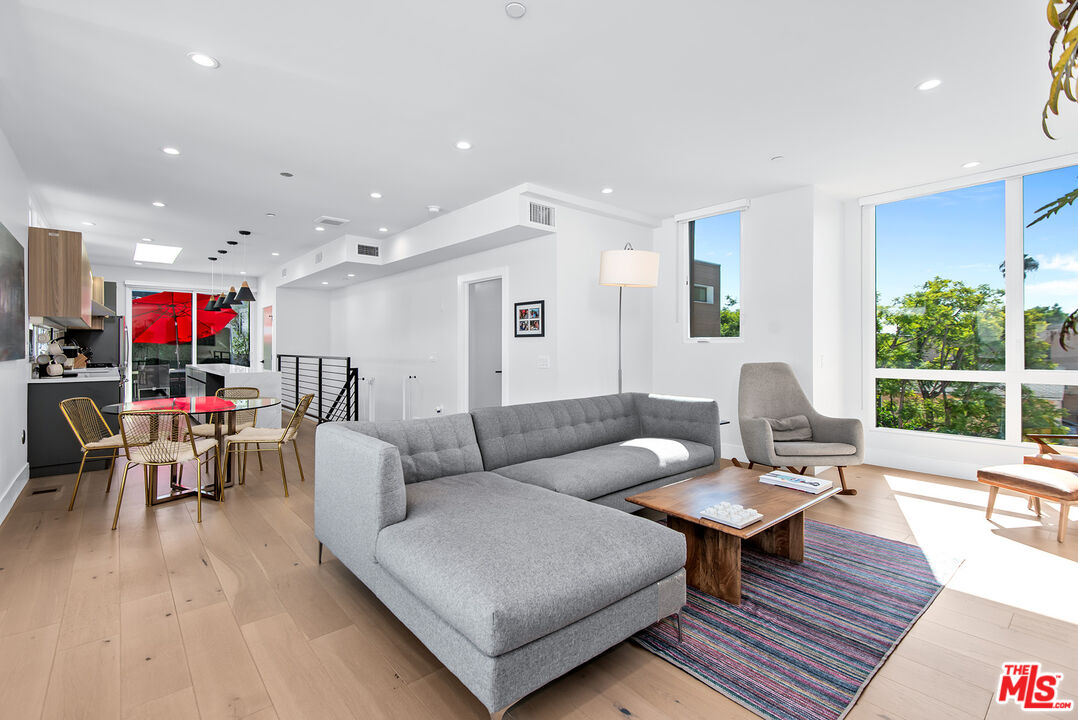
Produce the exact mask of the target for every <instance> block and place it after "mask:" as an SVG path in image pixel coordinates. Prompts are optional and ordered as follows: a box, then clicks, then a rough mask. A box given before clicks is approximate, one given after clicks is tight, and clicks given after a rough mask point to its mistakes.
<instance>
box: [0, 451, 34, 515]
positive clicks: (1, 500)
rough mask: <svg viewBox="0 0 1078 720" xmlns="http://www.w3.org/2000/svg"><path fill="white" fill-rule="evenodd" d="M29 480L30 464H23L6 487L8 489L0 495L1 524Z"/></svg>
mask: <svg viewBox="0 0 1078 720" xmlns="http://www.w3.org/2000/svg"><path fill="white" fill-rule="evenodd" d="M29 480H30V463H25V464H23V466H22V468H21V469H20V470H19V472H18V474H17V475H16V476H15V477H14V479H13V480H12V481H11V484H10V485H8V488H7V490H5V491H4V494H3V495H0V522H3V521H4V518H6V517H7V514H8V513H9V512H11V508H12V506H13V505H14V504H15V501H16V500H18V499H19V493H21V492H22V489H23V488H24V487H26V483H27V481H29Z"/></svg>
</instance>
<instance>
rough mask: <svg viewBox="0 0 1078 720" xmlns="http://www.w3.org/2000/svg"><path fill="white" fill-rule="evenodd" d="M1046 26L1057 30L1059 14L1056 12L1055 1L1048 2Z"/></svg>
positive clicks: (1049, 0)
mask: <svg viewBox="0 0 1078 720" xmlns="http://www.w3.org/2000/svg"><path fill="white" fill-rule="evenodd" d="M1048 24H1049V25H1051V26H1052V27H1054V28H1057V29H1058V28H1059V13H1057V12H1056V0H1048Z"/></svg>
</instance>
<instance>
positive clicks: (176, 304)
mask: <svg viewBox="0 0 1078 720" xmlns="http://www.w3.org/2000/svg"><path fill="white" fill-rule="evenodd" d="M209 298H210V296H209V295H203V294H202V293H199V294H198V295H197V299H196V300H195V302H196V307H198V308H199V309H198V313H197V318H196V320H197V332H198V337H200V338H205V337H211V336H213V335H216V334H217V333H218V332H220V331H221V330H222V329H223V328H224V327H225V326H226V325H228V323H230V322H231V321H232V318H234V317H236V312H235V311H234V310H232V309H231V308H227V309H224V310H203V309H202V306H203V305H205V304H206V301H207V300H209ZM191 312H192V308H191V293H182V292H159V293H154V294H153V295H146V296H144V297H138V298H134V299H133V300H131V314H132V315H133V316H134V317H132V319H131V342H133V343H156V344H159V345H173V344H174V345H176V346H177V350H176V352H177V360H179V347H178V346H179V344H180V343H189V342H191Z"/></svg>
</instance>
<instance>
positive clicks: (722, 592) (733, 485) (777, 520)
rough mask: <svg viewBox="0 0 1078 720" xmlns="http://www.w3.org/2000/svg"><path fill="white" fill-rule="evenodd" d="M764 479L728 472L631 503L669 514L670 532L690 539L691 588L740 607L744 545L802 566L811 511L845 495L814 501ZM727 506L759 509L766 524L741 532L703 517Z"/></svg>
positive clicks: (639, 497) (740, 471) (815, 497)
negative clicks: (704, 512)
mask: <svg viewBox="0 0 1078 720" xmlns="http://www.w3.org/2000/svg"><path fill="white" fill-rule="evenodd" d="M762 474H763V473H760V472H756V471H754V470H748V469H746V468H736V467H732V468H724V469H722V470H719V471H717V472H713V473H708V474H707V475H701V476H699V477H695V478H691V479H689V480H682V481H681V482H678V483H674V484H673V485H667V486H666V487H661V488H656V489H655V490H648V491H647V492H642V493H639V494H637V495H632V496H630V497H628V498H626V500H628V501H629V502H631V503H636V504H637V505H643V506H644V507H646V508H651V509H652V510H657V511H659V512H662V513H666V515H667V522H668V524H669V527H670V528H671V529H672V530H677V531H678V532H680V533H682V534H683V535H684V536H685V549H686V553H687V554H686V559H685V572H686V574H687V575H688V584H689V585H692V586H693V587H695V588H698V589H700V590H703V591H704V592H706V593H707V594H708V595H713V596H715V597H717V598H722V599H723V600H725V601H726V602H728V603H731V604H733V605H740V604H741V544H742V542H743V541H748V542H750V543H751V544H753V545H754V546H756V547H758V548H759V549H760V550H763V551H764V552H766V553H771V554H772V555H778V556H780V557H784V558H789V559H790V560H793V561H794V562H801V561H802V560H804V559H805V510H807V509H808V508H810V507H812V506H813V505H816V504H818V503H821V502H823V501H824V500H826V499H827V498H829V497H832V496H834V495H837V494H838V493H839V492H840V491H841V490H842V488H840V487H837V486H836V487H833V488H831V489H830V490H827V491H825V492H822V493H820V494H819V495H812V494H811V493H805V492H801V491H800V490H790V489H789V488H783V487H776V486H775V485H767V484H765V483H762V482H760V480H759V478H760V475H762ZM724 500H725V501H726V502H728V503H736V504H738V505H743V506H744V507H750V508H755V509H756V510H757V511H759V512H760V513H761V514H762V515H763V518H761V519H760V520H759V521H758V522H755V523H753V524H752V525H749V526H748V527H745V528H742V529H740V530H738V529H737V528H733V527H730V526H728V525H723V524H721V523H717V522H712V521H711V520H705V519H704V518H702V517H700V511H701V510H703V509H704V508H706V507H709V506H711V505H714V504H716V503H720V502H722V501H724Z"/></svg>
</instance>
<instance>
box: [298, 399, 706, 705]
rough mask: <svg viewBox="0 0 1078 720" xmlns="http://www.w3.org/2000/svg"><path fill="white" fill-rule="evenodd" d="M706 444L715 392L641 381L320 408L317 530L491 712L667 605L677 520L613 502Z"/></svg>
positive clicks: (692, 462)
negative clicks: (386, 412)
mask: <svg viewBox="0 0 1078 720" xmlns="http://www.w3.org/2000/svg"><path fill="white" fill-rule="evenodd" d="M718 457H719V418H718V407H717V405H716V404H715V402H714V401H708V400H698V399H693V398H673V397H661V396H655V395H646V394H641V393H623V394H619V395H608V396H603V397H594V398H582V399H574V400H561V401H555V402H546V403H534V404H529V405H515V406H509V407H499V408H485V409H481V410H475V411H472V412H471V413H462V414H459V415H450V416H447V417H437V418H429V419H418V420H409V421H399V422H384V423H366V422H358V423H357V422H339V423H327V424H323V425H321V426H319V428H318V431H317V439H316V450H315V465H316V478H317V481H316V486H315V535H316V536H317V537H318V540H319V543H320V551H321V545H322V544H324V545H325V546H326V547H328V548H329V549H330V551H331V552H333V554H334V555H335V556H336V557H337V558H338V559H339V560H340V561H341V562H343V563H344V564H345V565H346V566H347V567H348V568H349V569H350V570H351V571H352V572H354V573H355V574H356V576H357V577H358V578H359V579H360V580H362V581H363V583H364V584H365V585H367V587H369V588H370V589H371V590H372V591H373V592H374V593H375V594H376V595H377V596H378V597H379V598H380V599H381V600H382V602H383V603H385V605H386V606H387V607H388V608H389V609H390V610H391V611H392V612H393V613H394V614H395V615H396V616H397V617H398V618H399V619H400V620H401V621H402V622H403V623H404V624H405V625H406V626H407V627H408V628H409V629H410V630H411V631H412V632H413V633H414V634H415V635H416V637H418V638H419V639H420V640H421V641H422V642H423V644H425V645H426V646H427V647H428V648H429V649H430V650H431V652H433V653H434V654H435V655H436V656H437V657H438V659H439V660H441V661H442V663H444V664H445V666H446V667H447V668H448V669H449V670H450V671H451V672H453V673H454V674H455V675H456V676H457V677H458V678H460V680H461V682H463V683H464V685H465V686H467V687H468V689H469V690H471V691H472V693H474V694H475V696H476V697H477V698H479V700H480V701H482V703H483V704H484V705H485V706H486V707H487V708H488V709H489V710H490V711H491V713H492V716H494V717H500V716H501V714H502V713H503V712H504V711H505V709H506V708H508V707H509V706H510V705H512V704H513V703H514V702H516V701H517V700H519V699H520V698H522V697H523V696H525V695H527V694H528V693H530V692H532V691H533V690H535V689H537V688H539V687H542V686H543V685H545V684H546V683H548V682H550V681H551V680H553V679H554V678H557V677H559V676H560V675H562V674H564V673H565V672H567V671H569V670H571V669H572V668H574V667H576V666H577V665H579V664H581V663H583V662H585V661H586V660H588V659H590V658H592V657H594V656H595V655H598V654H599V653H601V652H602V651H603V650H605V649H607V648H609V647H610V646H612V645H614V644H616V643H618V642H620V641H621V640H624V639H625V638H627V637H629V636H630V635H632V634H633V633H635V632H637V631H638V630H641V629H643V628H645V627H647V626H648V625H650V624H652V623H654V622H655V621H657V620H659V619H661V618H664V617H667V616H670V615H677V614H678V613H679V612H680V610H681V607H682V606H683V605H684V603H685V571H684V565H685V540H684V537H683V536H682V535H681V534H680V533H677V532H674V531H672V530H668V529H667V528H665V527H663V526H661V525H659V524H657V523H653V522H651V521H649V520H645V519H643V518H639V517H635V516H633V515H630V514H628V513H626V512H620V510H633V509H638V508H637V506H635V505H632V504H631V503H628V502H626V501H625V497H627V496H628V495H631V494H633V493H635V492H640V491H642V490H644V489H648V488H651V487H657V486H660V485H666V484H669V483H671V482H675V481H677V480H680V479H683V478H685V477H690V476H692V475H693V474H696V473H697V472H698V471H699V469H700V468H702V467H706V466H708V465H711V464H712V463H713V462H716V461H717V459H718ZM589 501H590V502H589ZM678 620H679V627H680V616H679V618H678Z"/></svg>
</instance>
